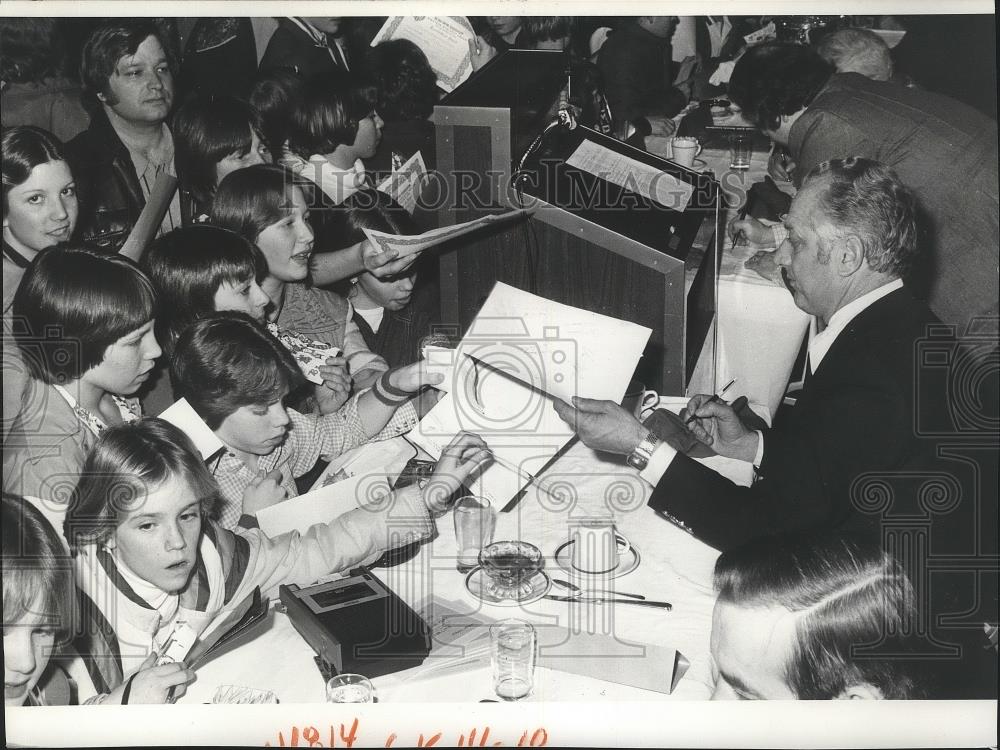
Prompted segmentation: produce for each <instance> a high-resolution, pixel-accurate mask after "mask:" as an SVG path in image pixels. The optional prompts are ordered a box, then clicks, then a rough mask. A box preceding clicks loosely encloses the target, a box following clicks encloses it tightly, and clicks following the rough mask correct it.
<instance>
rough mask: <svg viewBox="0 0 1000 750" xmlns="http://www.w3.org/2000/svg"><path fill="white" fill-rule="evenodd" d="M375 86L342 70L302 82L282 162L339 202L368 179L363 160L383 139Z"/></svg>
mask: <svg viewBox="0 0 1000 750" xmlns="http://www.w3.org/2000/svg"><path fill="white" fill-rule="evenodd" d="M377 102H378V92H377V90H376V88H375V86H374V84H372V83H369V82H367V81H362V80H358V79H356V78H354V77H352V76H351V75H349V74H347V73H342V72H340V71H337V72H333V73H328V74H324V75H322V76H317V77H315V78H312V79H310V80H309V81H307V82H306V84H305V87H304V89H303V91H302V96H301V99H300V100H299V101H298V102H297V103H296V106H295V109H294V110H293V111H292V116H291V119H290V120H289V123H288V153H286V154H285V155H284V158H283V159H282V161H281V163H282V164H284V165H285V166H286V167H288V168H289V169H291V170H292V172H293V173H295V174H296V175H299V176H302V177H305V178H306V179H308V180H310V181H311V182H313V183H315V185H316V186H317V187H318V188H319V189H320V190H321V191H322V192H323V194H324V195H325V196H326V198H327V199H328V201H329V203H332V204H333V205H338V204H340V203H343V202H344V199H345V198H346V197H347V196H348V195H350V194H351V193H353V192H355V191H356V190H358V189H360V188H361V187H363V186H364V185H365V184H366V183H367V176H366V173H365V166H364V162H363V160H364V159H370V158H372V157H373V156H375V152H376V151H377V150H378V146H379V143H380V142H381V140H382V125H383V122H382V118H381V117H380V116H379V114H378V112H377V111H376V104H377Z"/></svg>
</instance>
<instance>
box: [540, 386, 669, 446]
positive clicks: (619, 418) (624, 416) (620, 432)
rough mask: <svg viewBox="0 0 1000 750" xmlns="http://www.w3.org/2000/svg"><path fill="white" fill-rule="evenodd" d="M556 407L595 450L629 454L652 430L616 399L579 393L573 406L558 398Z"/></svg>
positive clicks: (581, 438)
mask: <svg viewBox="0 0 1000 750" xmlns="http://www.w3.org/2000/svg"><path fill="white" fill-rule="evenodd" d="M574 407H576V408H574ZM555 408H556V413H557V414H558V415H559V418H560V419H562V420H563V421H564V422H566V423H567V424H568V425H570V426H571V427H572V428H573V429H574V430H576V434H577V435H579V436H580V440H582V441H583V443H584V445H586V446H587V447H589V448H593V449H594V450H598V451H605V452H607V453H618V454H620V455H623V456H624V455H628V454H629V453H631V452H632V451H634V450H635V449H636V448H637V447H638V445H639V443H641V442H642V440H643V438H645V437H646V435H647V434H648V433H649V430H647V429H646V428H645V427H643V426H642V423H641V422H639V420H638V419H636V418H635V417H634V416H632V414H630V413H629V412H627V411H625V409H623V408H622V407H621V406H619V405H618V404H616V403H615V402H614V401H597V400H595V399H592V398H579V397H576V398H574V399H573V406H570V405H569V404H567V403H565V402H564V401H560V400H559V399H556V400H555Z"/></svg>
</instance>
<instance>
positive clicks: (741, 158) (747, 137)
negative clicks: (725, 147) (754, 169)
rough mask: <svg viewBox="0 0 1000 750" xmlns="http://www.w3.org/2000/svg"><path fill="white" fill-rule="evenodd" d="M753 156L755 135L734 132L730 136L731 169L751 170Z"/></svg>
mask: <svg viewBox="0 0 1000 750" xmlns="http://www.w3.org/2000/svg"><path fill="white" fill-rule="evenodd" d="M751 156H753V134H752V133H742V132H739V131H737V132H734V133H731V134H730V136H729V168H730V169H750V157H751Z"/></svg>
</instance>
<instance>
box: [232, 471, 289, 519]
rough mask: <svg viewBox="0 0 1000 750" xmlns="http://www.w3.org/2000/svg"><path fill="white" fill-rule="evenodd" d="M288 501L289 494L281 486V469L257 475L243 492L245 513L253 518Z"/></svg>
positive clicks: (261, 472)
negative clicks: (258, 513) (261, 511)
mask: <svg viewBox="0 0 1000 750" xmlns="http://www.w3.org/2000/svg"><path fill="white" fill-rule="evenodd" d="M287 499H288V492H287V490H285V488H284V487H282V486H281V469H274V470H272V471H264V470H263V469H262V470H261V471H259V472H258V473H257V476H256V477H254V479H253V480H252V481H251V482H250V484H248V485H247V488H246V489H245V490H243V512H244V513H246V514H247V515H248V516H252V515H253V514H254V513H256V512H257V511H259V510H263V509H264V508H270V507H271V506H272V505H277V504H278V503H280V502H284V501H285V500H287Z"/></svg>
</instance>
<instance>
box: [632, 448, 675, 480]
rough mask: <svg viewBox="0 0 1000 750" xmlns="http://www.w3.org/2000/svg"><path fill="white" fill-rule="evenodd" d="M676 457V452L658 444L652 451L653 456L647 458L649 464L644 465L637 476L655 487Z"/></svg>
mask: <svg viewBox="0 0 1000 750" xmlns="http://www.w3.org/2000/svg"><path fill="white" fill-rule="evenodd" d="M676 455H677V451H676V450H674V449H673V448H672V447H671V446H670V445H668V444H667V443H660V444H659V445H658V446H656V449H655V450H654V451H653V455H651V456H650V457H649V463H648V464H646V468H645V469H643V470H642V471H640V472H639V476H640V477H642V478H643V479H645V480H646V481H647V482H649V483H650V484H651V485H652V486H653V487H655V486H656V485H657V484H658V483H659V481H660V480H661V479H662V478H663V475H664V474H666V473H667V469H669V468H670V464H671V462H672V461H673V460H674V456H676Z"/></svg>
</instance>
